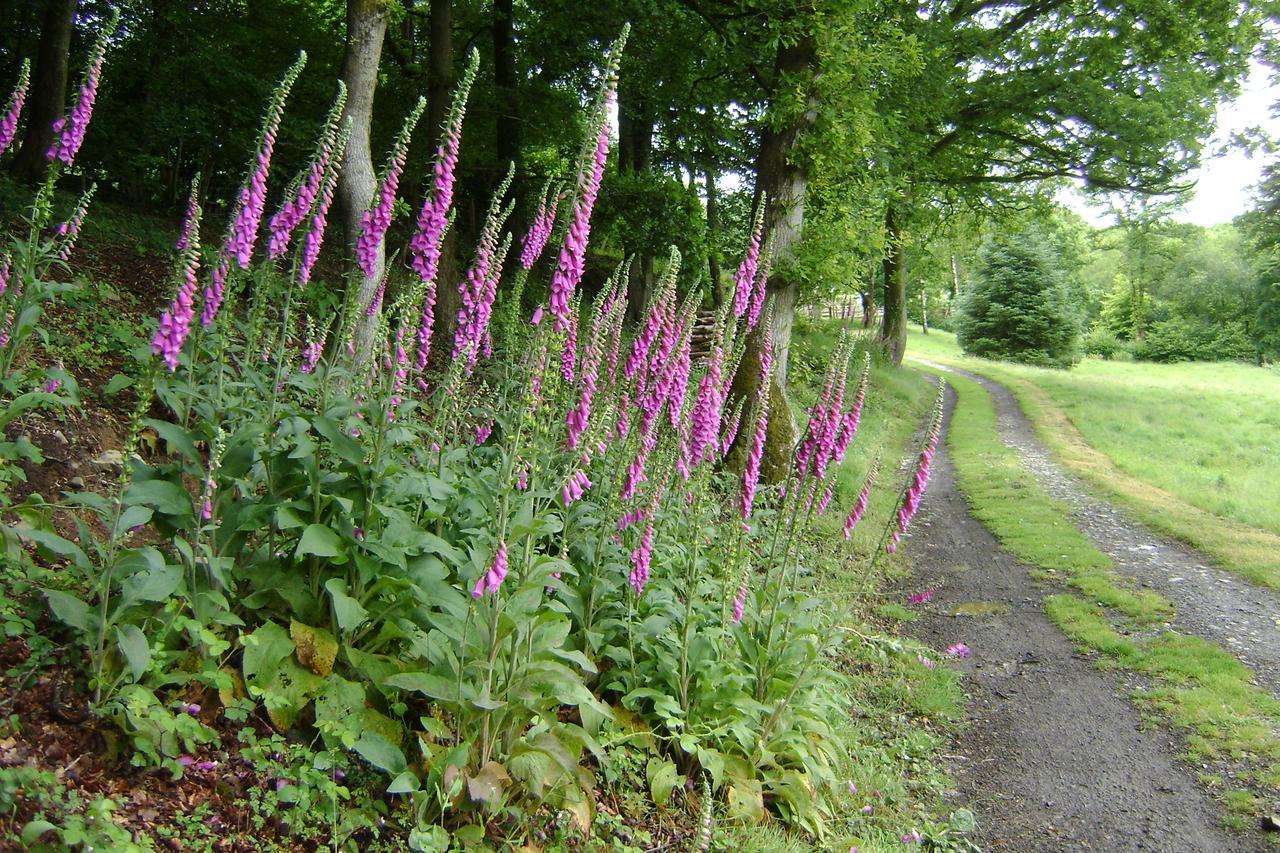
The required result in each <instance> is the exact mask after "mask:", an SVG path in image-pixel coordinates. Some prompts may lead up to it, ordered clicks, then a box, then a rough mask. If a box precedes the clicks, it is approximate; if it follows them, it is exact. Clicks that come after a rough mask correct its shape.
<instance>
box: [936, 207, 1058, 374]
mask: <svg viewBox="0 0 1280 853" xmlns="http://www.w3.org/2000/svg"><path fill="white" fill-rule="evenodd" d="M1059 267H1060V264H1059V263H1058V259H1057V258H1056V257H1055V255H1054V252H1053V250H1052V249H1051V248H1050V246H1049V245H1048V243H1047V241H1046V240H1045V237H1044V236H1043V234H1041V233H1040V232H1039V231H1037V230H1034V229H1028V230H1024V231H1021V232H1017V233H1012V234H1002V235H1000V236H998V237H995V238H993V239H991V240H989V241H988V242H987V243H986V244H985V245H984V246H983V247H982V250H981V253H980V255H979V259H978V271H977V273H978V274H977V280H976V281H975V283H974V285H973V287H972V288H970V290H969V292H968V293H966V294H965V296H964V300H963V302H962V303H961V310H960V312H959V313H958V314H957V316H956V321H955V326H956V337H957V339H958V340H959V342H960V346H961V348H962V349H963V350H964V351H965V352H966V353H968V354H970V355H977V356H982V357H984V358H996V359H1007V360H1009V361H1019V362H1023V363H1024V364H1034V365H1040V366H1043V367H1070V366H1071V365H1072V363H1073V362H1074V361H1075V360H1076V356H1077V349H1078V345H1079V338H1080V320H1079V315H1078V314H1077V311H1076V308H1075V306H1074V305H1073V304H1072V301H1071V297H1070V293H1069V291H1068V288H1067V285H1066V282H1065V281H1064V279H1063V277H1062V275H1061V273H1060V272H1059Z"/></svg>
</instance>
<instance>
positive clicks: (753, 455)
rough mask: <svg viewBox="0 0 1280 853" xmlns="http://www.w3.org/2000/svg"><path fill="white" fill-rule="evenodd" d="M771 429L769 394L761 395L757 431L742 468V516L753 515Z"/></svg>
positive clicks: (757, 401) (757, 414) (757, 408)
mask: <svg viewBox="0 0 1280 853" xmlns="http://www.w3.org/2000/svg"><path fill="white" fill-rule="evenodd" d="M768 430H769V396H768V395H767V394H765V395H761V396H760V397H758V398H757V400H756V431H755V436H754V437H753V439H752V442H751V451H750V452H749V453H748V454H747V464H746V467H744V468H743V469H742V517H743V518H744V519H747V518H750V517H751V508H752V506H753V504H754V503H755V499H756V487H757V485H758V484H759V483H760V460H761V458H762V457H763V456H764V440H765V436H766V434H767V433H768Z"/></svg>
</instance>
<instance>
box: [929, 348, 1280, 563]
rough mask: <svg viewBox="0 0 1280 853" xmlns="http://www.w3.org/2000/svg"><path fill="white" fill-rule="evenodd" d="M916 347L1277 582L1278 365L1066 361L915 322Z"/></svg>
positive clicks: (1158, 512)
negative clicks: (971, 352)
mask: <svg viewBox="0 0 1280 853" xmlns="http://www.w3.org/2000/svg"><path fill="white" fill-rule="evenodd" d="M907 354H908V357H910V356H913V355H914V356H918V357H920V358H925V359H934V360H938V361H944V362H947V363H952V364H956V365H957V366H960V367H964V368H967V369H969V370H972V371H974V372H978V373H981V374H983V375H985V376H989V377H990V378H992V379H995V380H997V381H1000V382H1002V383H1004V384H1005V385H1007V386H1008V387H1009V389H1010V390H1011V391H1012V392H1013V393H1014V395H1015V396H1017V397H1018V400H1019V402H1020V403H1021V404H1022V407H1023V409H1024V411H1026V413H1027V415H1028V416H1029V417H1030V418H1031V419H1032V421H1033V422H1035V424H1036V426H1037V429H1038V432H1039V434H1040V436H1041V438H1042V439H1043V440H1044V441H1045V442H1046V443H1047V444H1048V445H1049V446H1050V448H1051V449H1052V450H1054V452H1055V453H1056V454H1057V455H1058V457H1059V458H1060V459H1061V460H1062V461H1063V462H1064V463H1065V464H1067V465H1068V467H1070V468H1072V470H1073V471H1075V473H1077V474H1079V475H1081V476H1083V477H1084V478H1085V479H1086V480H1088V481H1089V482H1090V483H1092V484H1093V485H1095V486H1100V487H1102V489H1103V490H1105V491H1106V492H1107V493H1108V494H1109V496H1111V497H1115V498H1118V499H1119V500H1121V501H1122V502H1123V503H1125V504H1127V505H1129V506H1130V507H1131V508H1132V509H1133V510H1135V511H1136V513H1137V514H1138V515H1139V516H1140V517H1141V518H1142V520H1143V521H1144V522H1146V523H1147V524H1149V525H1151V526H1153V527H1155V528H1156V529H1158V530H1160V531H1161V532H1163V533H1165V534H1167V535H1171V536H1174V537H1177V538H1179V539H1182V540H1184V541H1187V542H1189V543H1190V544H1192V545H1194V546H1196V547H1199V548H1201V549H1202V550H1204V551H1205V552H1206V553H1208V554H1209V555H1210V556H1211V557H1213V558H1214V560H1215V561H1216V562H1218V563H1220V564H1221V565H1223V567H1224V568H1228V569H1232V570H1235V571H1238V572H1240V573H1241V574H1243V575H1245V576H1246V577H1249V578H1250V579H1252V580H1254V581H1255V582H1259V583H1264V584H1267V585H1269V586H1280V371H1277V370H1274V369H1268V368H1260V367H1254V366H1250V365H1245V364H1236V363H1219V364H1173V365H1162V364H1148V363H1138V362H1108V361H1101V360H1098V359H1092V358H1090V359H1085V360H1084V361H1083V362H1082V363H1081V364H1079V365H1078V366H1077V367H1075V368H1074V369H1072V370H1069V371H1062V370H1049V369H1043V368H1034V367H1026V366H1022V365H1015V364H1009V363H1004V362H992V361H987V360H984V359H975V358H969V357H966V356H963V355H962V354H961V353H960V349H959V347H958V346H957V344H956V340H955V336H954V335H951V334H948V333H946V332H939V331H931V332H930V333H929V334H928V335H921V334H919V333H918V332H913V333H912V335H911V337H910V340H909V343H908V348H907Z"/></svg>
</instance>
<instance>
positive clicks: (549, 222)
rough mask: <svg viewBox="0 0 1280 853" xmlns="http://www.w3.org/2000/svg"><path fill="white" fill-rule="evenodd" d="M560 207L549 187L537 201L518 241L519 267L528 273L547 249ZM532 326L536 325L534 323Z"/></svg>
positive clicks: (554, 192) (558, 196) (557, 197)
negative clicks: (534, 211)
mask: <svg viewBox="0 0 1280 853" xmlns="http://www.w3.org/2000/svg"><path fill="white" fill-rule="evenodd" d="M559 207H560V195H559V193H557V192H556V191H555V190H553V189H552V188H551V187H550V186H548V187H547V189H546V191H544V192H543V194H542V198H541V199H540V200H539V201H538V211H537V212H536V213H535V214H534V215H533V222H531V223H530V224H529V230H528V231H526V232H525V235H524V239H523V240H521V241H520V266H521V268H522V269H524V270H526V271H528V270H531V269H533V265H534V264H536V263H537V262H538V258H540V257H542V252H543V250H545V249H546V247H547V241H548V240H550V239H551V232H552V231H553V230H554V229H555V225H556V211H557V210H558V209H559ZM534 325H537V324H536V323H535V324H534Z"/></svg>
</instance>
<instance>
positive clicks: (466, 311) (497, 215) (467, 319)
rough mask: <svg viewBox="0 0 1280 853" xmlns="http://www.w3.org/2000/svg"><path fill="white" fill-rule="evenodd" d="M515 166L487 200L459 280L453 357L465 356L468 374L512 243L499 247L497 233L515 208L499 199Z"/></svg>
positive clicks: (484, 335)
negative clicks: (477, 239) (475, 244)
mask: <svg viewBox="0 0 1280 853" xmlns="http://www.w3.org/2000/svg"><path fill="white" fill-rule="evenodd" d="M514 175H515V171H514V169H513V168H512V169H508V170H507V176H506V178H505V179H504V180H503V181H502V183H501V184H499V185H498V189H497V191H496V192H494V194H493V200H492V201H491V202H490V203H489V211H488V214H487V215H486V216H485V223H484V229H483V230H482V231H481V232H480V243H479V246H478V247H477V248H476V257H475V261H474V262H473V263H472V265H471V269H469V270H467V275H466V277H465V278H464V279H463V280H462V281H460V282H459V283H458V293H459V295H460V296H461V307H460V308H459V309H458V323H457V327H456V328H455V329H454V334H453V355H452V358H453V360H454V361H458V360H459V359H462V358H464V357H465V359H466V372H467V373H468V374H469V373H470V372H471V371H472V370H473V369H474V368H475V365H476V361H477V359H478V358H479V356H480V352H481V350H482V349H483V348H484V346H485V342H486V340H487V337H488V331H489V319H490V318H491V317H492V315H493V298H494V296H495V295H496V294H497V286H498V278H499V276H500V275H501V273H502V262H503V260H504V259H505V257H506V252H507V250H508V249H509V248H510V246H511V242H510V236H508V238H507V240H506V242H505V243H504V244H503V245H502V248H501V249H499V248H498V235H499V233H501V230H502V227H503V225H504V224H505V223H506V221H507V218H508V217H510V215H511V211H512V210H513V209H514V203H513V204H509V205H507V206H506V207H505V208H503V206H502V199H503V198H504V197H505V196H506V194H507V188H508V187H510V186H511V179H512V178H513V177H514Z"/></svg>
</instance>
